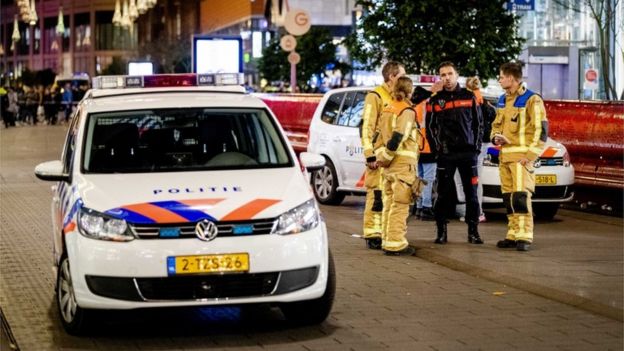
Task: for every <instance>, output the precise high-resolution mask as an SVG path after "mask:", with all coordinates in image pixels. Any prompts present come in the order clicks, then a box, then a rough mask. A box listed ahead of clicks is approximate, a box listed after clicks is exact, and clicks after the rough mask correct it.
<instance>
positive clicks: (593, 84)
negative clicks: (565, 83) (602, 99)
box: [583, 68, 598, 90]
mask: <svg viewBox="0 0 624 351" xmlns="http://www.w3.org/2000/svg"><path fill="white" fill-rule="evenodd" d="M583 89H589V90H597V89H598V70H597V69H595V68H587V69H586V70H585V79H584V81H583Z"/></svg>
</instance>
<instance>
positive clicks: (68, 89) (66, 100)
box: [62, 83, 74, 122]
mask: <svg viewBox="0 0 624 351" xmlns="http://www.w3.org/2000/svg"><path fill="white" fill-rule="evenodd" d="M73 103H74V92H73V90H72V86H71V84H70V83H66V84H65V86H64V87H63V99H62V105H63V110H64V111H65V119H64V122H69V119H70V118H71V113H72V108H73Z"/></svg>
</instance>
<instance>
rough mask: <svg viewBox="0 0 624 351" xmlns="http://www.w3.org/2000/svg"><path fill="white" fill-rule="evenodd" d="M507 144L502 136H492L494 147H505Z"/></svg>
mask: <svg viewBox="0 0 624 351" xmlns="http://www.w3.org/2000/svg"><path fill="white" fill-rule="evenodd" d="M508 142H509V140H507V138H505V136H504V135H502V134H496V135H494V145H505V144H507V143H508Z"/></svg>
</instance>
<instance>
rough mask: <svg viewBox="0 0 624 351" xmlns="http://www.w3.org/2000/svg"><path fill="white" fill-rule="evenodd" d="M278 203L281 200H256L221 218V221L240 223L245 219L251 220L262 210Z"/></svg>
mask: <svg viewBox="0 0 624 351" xmlns="http://www.w3.org/2000/svg"><path fill="white" fill-rule="evenodd" d="M278 202H280V200H272V199H256V200H253V201H250V202H248V203H246V204H244V205H243V206H241V207H239V208H237V209H235V210H234V211H232V212H230V213H228V214H227V215H225V217H223V218H221V220H222V221H240V220H245V219H251V218H253V216H255V215H256V214H258V213H260V212H261V211H262V210H264V209H266V208H267V207H269V206H271V205H273V204H275V203H278Z"/></svg>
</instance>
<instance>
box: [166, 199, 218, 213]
mask: <svg viewBox="0 0 624 351" xmlns="http://www.w3.org/2000/svg"><path fill="white" fill-rule="evenodd" d="M223 200H225V199H192V200H179V201H178V202H179V203H181V204H185V205H187V206H189V207H190V208H192V209H194V210H199V211H204V210H209V209H211V208H213V207H214V205H216V204H218V203H219V202H221V201H223Z"/></svg>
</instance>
